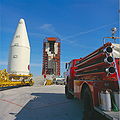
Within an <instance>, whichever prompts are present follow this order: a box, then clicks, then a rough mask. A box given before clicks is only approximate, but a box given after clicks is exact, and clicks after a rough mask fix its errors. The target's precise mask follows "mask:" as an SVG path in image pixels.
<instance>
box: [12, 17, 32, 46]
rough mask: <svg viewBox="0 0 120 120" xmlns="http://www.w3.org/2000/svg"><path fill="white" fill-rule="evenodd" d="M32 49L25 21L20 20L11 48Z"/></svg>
mask: <svg viewBox="0 0 120 120" xmlns="http://www.w3.org/2000/svg"><path fill="white" fill-rule="evenodd" d="M15 45H17V46H25V47H30V44H29V40H28V34H27V30H26V25H25V21H24V19H20V21H19V23H18V26H17V29H16V32H15V34H14V37H13V41H12V43H11V46H15Z"/></svg>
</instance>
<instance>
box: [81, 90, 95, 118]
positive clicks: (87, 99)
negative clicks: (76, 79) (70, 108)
mask: <svg viewBox="0 0 120 120" xmlns="http://www.w3.org/2000/svg"><path fill="white" fill-rule="evenodd" d="M82 101H83V108H84V111H83V120H96V119H95V118H94V108H93V100H92V95H91V92H90V90H89V88H86V89H85V91H84V94H83V99H82Z"/></svg>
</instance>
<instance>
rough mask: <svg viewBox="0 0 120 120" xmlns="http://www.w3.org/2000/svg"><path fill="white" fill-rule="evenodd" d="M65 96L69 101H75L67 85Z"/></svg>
mask: <svg viewBox="0 0 120 120" xmlns="http://www.w3.org/2000/svg"><path fill="white" fill-rule="evenodd" d="M65 95H66V97H67V98H68V99H73V98H74V97H73V95H72V94H71V93H70V92H69V91H68V87H67V85H65Z"/></svg>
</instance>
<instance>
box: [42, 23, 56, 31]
mask: <svg viewBox="0 0 120 120" xmlns="http://www.w3.org/2000/svg"><path fill="white" fill-rule="evenodd" d="M40 29H42V30H45V31H55V28H54V26H53V25H52V24H43V25H42V26H40Z"/></svg>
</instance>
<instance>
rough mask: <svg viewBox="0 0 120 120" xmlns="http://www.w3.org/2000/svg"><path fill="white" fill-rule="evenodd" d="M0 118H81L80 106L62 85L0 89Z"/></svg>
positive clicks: (37, 119)
mask: <svg viewBox="0 0 120 120" xmlns="http://www.w3.org/2000/svg"><path fill="white" fill-rule="evenodd" d="M0 120H82V107H81V103H80V101H79V100H75V99H74V100H68V99H66V97H65V94H64V86H63V85H51V86H32V87H20V88H14V89H9V90H4V91H0Z"/></svg>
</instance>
